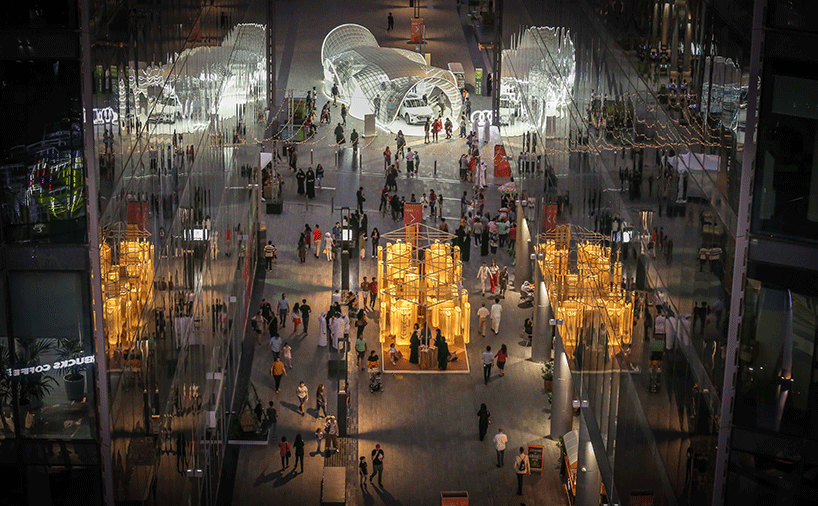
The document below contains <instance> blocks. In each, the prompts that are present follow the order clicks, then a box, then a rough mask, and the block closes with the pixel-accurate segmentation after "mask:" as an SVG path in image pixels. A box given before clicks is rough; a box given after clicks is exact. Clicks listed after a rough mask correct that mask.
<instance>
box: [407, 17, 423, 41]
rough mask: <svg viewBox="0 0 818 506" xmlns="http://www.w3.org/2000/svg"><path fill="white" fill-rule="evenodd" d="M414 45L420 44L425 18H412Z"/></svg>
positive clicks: (412, 39)
mask: <svg viewBox="0 0 818 506" xmlns="http://www.w3.org/2000/svg"><path fill="white" fill-rule="evenodd" d="M410 33H411V34H412V38H411V39H410V42H411V43H412V44H420V40H421V36H422V35H423V18H412V26H411V32H410Z"/></svg>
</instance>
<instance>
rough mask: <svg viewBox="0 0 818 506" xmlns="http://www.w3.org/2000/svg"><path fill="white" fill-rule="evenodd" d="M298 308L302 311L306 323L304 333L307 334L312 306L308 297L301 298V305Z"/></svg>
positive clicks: (303, 321)
mask: <svg viewBox="0 0 818 506" xmlns="http://www.w3.org/2000/svg"><path fill="white" fill-rule="evenodd" d="M298 309H299V311H301V321H302V323H304V335H305V336H306V335H307V332H308V331H309V326H310V313H312V308H311V307H310V306H309V305H308V304H307V299H301V306H300V307H299V308H298Z"/></svg>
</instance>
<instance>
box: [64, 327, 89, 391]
mask: <svg viewBox="0 0 818 506" xmlns="http://www.w3.org/2000/svg"><path fill="white" fill-rule="evenodd" d="M84 351H85V350H83V348H82V341H81V340H80V338H79V337H65V338H62V339H60V340H59V341H57V356H58V357H59V359H60V360H71V359H72V358H77V357H79V356H81V355H82V354H83V352H84ZM61 371H62V374H63V381H64V382H65V395H66V396H67V397H68V400H69V401H81V400H83V399H84V398H85V376H83V374H82V365H73V366H70V367H64V368H62V369H61Z"/></svg>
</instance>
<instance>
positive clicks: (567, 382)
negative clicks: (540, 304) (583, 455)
mask: <svg viewBox="0 0 818 506" xmlns="http://www.w3.org/2000/svg"><path fill="white" fill-rule="evenodd" d="M557 330H558V335H557V337H556V338H555V339H554V390H553V392H552V399H551V439H552V440H554V441H558V440H559V438H561V437H562V436H564V435H565V434H567V433H568V432H570V431H571V425H572V424H573V421H574V408H573V406H572V401H573V400H574V390H573V386H572V384H571V369H570V368H569V367H568V356H567V355H566V354H565V348H564V347H563V345H562V339H561V338H560V336H559V327H557Z"/></svg>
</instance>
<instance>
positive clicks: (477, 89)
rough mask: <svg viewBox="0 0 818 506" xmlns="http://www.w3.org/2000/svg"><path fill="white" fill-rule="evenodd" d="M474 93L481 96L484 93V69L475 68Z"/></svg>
mask: <svg viewBox="0 0 818 506" xmlns="http://www.w3.org/2000/svg"><path fill="white" fill-rule="evenodd" d="M474 95H475V96H477V97H479V96H482V95H483V69H481V68H475V69H474Z"/></svg>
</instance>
